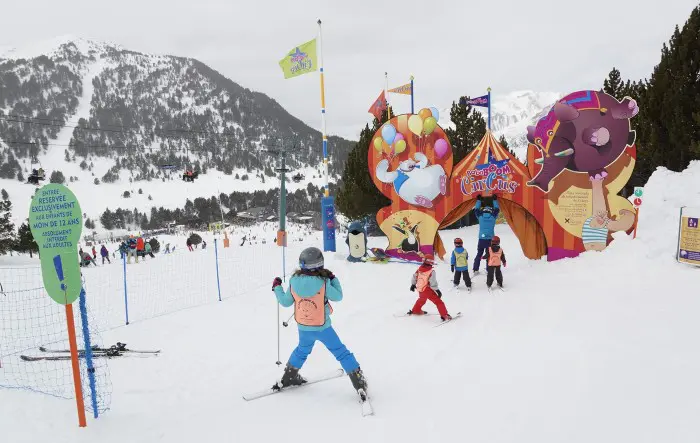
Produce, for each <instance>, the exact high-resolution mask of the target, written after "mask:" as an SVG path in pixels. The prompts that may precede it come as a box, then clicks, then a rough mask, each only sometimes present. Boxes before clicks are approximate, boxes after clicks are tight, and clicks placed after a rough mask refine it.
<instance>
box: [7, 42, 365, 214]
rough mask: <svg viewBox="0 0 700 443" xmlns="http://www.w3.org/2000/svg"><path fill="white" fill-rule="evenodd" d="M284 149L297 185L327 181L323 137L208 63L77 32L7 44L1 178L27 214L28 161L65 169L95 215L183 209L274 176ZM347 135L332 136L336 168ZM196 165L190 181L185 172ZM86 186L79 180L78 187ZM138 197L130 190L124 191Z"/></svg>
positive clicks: (265, 183) (258, 186)
mask: <svg viewBox="0 0 700 443" xmlns="http://www.w3.org/2000/svg"><path fill="white" fill-rule="evenodd" d="M281 141H284V142H285V144H286V145H287V146H288V147H291V146H290V145H291V144H292V143H294V144H295V146H296V147H295V148H294V149H293V152H291V153H290V154H289V155H288V156H287V166H288V167H290V168H291V169H292V174H296V173H297V172H301V174H302V175H303V176H304V180H302V181H301V182H300V183H294V182H290V186H289V188H290V190H291V191H295V190H296V189H303V190H306V189H307V188H308V187H309V185H313V186H315V187H320V186H321V185H322V184H323V179H322V173H321V168H322V159H321V155H322V154H321V151H322V150H321V149H320V146H321V135H320V133H319V132H318V131H316V130H314V129H312V128H310V127H309V126H307V125H306V124H304V123H303V122H302V121H301V120H299V119H297V118H296V117H294V116H292V115H290V114H289V113H288V112H287V111H285V110H284V109H283V108H282V107H281V106H280V105H279V104H278V103H277V102H276V101H275V100H273V99H271V98H270V97H268V96H266V95H265V94H262V93H258V92H255V91H251V90H248V89H246V88H244V87H242V86H240V85H238V84H236V83H235V82H233V81H232V80H230V79H227V78H225V77H224V76H222V75H221V74H219V73H218V72H216V71H215V70H213V69H212V68H210V67H208V66H206V65H204V64H203V63H201V62H199V61H197V60H193V59H188V58H181V57H174V56H160V55H149V54H141V53H137V52H133V51H129V50H126V49H124V48H122V47H120V46H118V45H114V44H111V43H101V42H96V41H91V40H86V39H81V38H75V37H71V36H66V37H60V38H57V39H53V40H51V41H48V42H41V43H38V44H34V45H32V46H29V47H26V48H22V49H0V181H1V183H0V187H2V188H4V189H6V190H7V191H8V192H9V194H10V198H11V200H12V202H13V204H14V206H15V210H14V211H13V212H14V218H15V220H22V219H23V218H25V216H26V210H27V207H28V204H29V196H30V195H31V194H32V193H33V191H34V188H33V186H30V185H26V184H22V183H23V182H26V178H27V177H28V175H29V174H30V172H31V170H32V169H35V168H39V167H43V169H44V170H46V172H47V175H51V174H52V173H54V172H55V171H60V172H61V173H62V174H63V176H64V177H65V180H66V183H68V184H71V183H76V182H77V185H74V186H73V187H74V190H77V191H78V192H76V194H82V195H78V197H79V198H80V201H81V203H82V205H83V210H84V212H86V214H87V216H88V217H91V218H93V219H98V218H99V215H100V214H101V213H102V212H103V211H104V210H105V208H107V207H110V208H112V209H114V208H115V207H127V208H134V207H136V208H138V209H139V210H140V211H142V212H148V211H149V209H150V207H152V206H164V207H166V208H175V207H179V208H181V207H183V205H184V204H185V200H186V199H187V198H189V199H192V200H193V199H194V198H196V197H205V198H210V197H212V196H213V195H219V193H220V192H225V193H230V192H232V191H255V190H266V189H271V188H273V187H277V186H278V180H277V179H276V177H275V173H274V171H273V169H274V168H275V161H274V160H273V159H272V158H271V157H270V154H269V153H266V152H263V151H264V150H265V149H270V148H278V147H279V144H280V143H281ZM351 147H352V142H350V141H348V140H345V139H342V138H339V137H329V152H330V154H331V164H330V168H329V169H330V173H331V176H332V177H338V176H339V175H340V173H341V172H342V169H343V165H344V163H345V159H346V157H347V153H348V152H349V150H350V148H351ZM166 165H173V166H174V167H176V168H184V167H194V169H199V170H200V171H201V172H202V174H201V176H200V177H199V179H198V180H197V181H195V183H193V184H190V183H184V182H183V181H182V180H180V179H179V176H180V174H181V173H182V170H180V171H179V172H171V170H170V169H165V168H163V166H166ZM83 184H84V185H83ZM125 191H129V192H130V193H131V195H132V197H130V199H129V200H126V199H124V198H123V197H122V196H123V194H124V192H125Z"/></svg>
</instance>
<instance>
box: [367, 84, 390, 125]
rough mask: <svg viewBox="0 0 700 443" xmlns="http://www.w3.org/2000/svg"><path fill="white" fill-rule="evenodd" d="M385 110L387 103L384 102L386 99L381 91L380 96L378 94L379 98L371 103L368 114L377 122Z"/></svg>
mask: <svg viewBox="0 0 700 443" xmlns="http://www.w3.org/2000/svg"><path fill="white" fill-rule="evenodd" d="M386 108H387V102H386V97H385V96H384V91H382V93H381V94H379V97H377V99H376V100H375V101H374V103H372V106H370V107H369V110H368V111H367V112H369V113H370V114H372V115H374V116H375V117H376V118H377V120H380V119H381V118H382V114H383V113H384V111H386Z"/></svg>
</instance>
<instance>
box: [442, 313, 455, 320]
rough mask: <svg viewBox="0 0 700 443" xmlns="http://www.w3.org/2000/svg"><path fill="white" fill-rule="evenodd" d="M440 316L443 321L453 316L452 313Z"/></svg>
mask: <svg viewBox="0 0 700 443" xmlns="http://www.w3.org/2000/svg"><path fill="white" fill-rule="evenodd" d="M440 318H441V319H442V321H447V320H452V316H451V315H450V314H447V315H446V316H444V317H440Z"/></svg>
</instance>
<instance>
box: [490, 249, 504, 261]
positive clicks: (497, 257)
mask: <svg viewBox="0 0 700 443" xmlns="http://www.w3.org/2000/svg"><path fill="white" fill-rule="evenodd" d="M501 255H503V248H501V249H499V250H498V252H493V249H492V248H491V247H489V263H488V265H489V266H501Z"/></svg>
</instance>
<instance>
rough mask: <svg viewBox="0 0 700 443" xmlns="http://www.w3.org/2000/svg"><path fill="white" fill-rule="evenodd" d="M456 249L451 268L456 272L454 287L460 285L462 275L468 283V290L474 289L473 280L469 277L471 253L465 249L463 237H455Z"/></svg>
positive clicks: (465, 282)
mask: <svg viewBox="0 0 700 443" xmlns="http://www.w3.org/2000/svg"><path fill="white" fill-rule="evenodd" d="M454 243H455V250H454V251H452V258H451V259H450V270H452V272H454V273H455V276H454V280H453V281H452V283H454V287H455V288H457V287H458V286H459V280H460V277H462V278H463V280H464V284H465V285H467V291H469V292H471V290H472V281H471V279H470V278H469V253H468V252H467V251H466V249H464V243H463V242H462V239H461V238H459V237H458V238H455V241H454Z"/></svg>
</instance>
